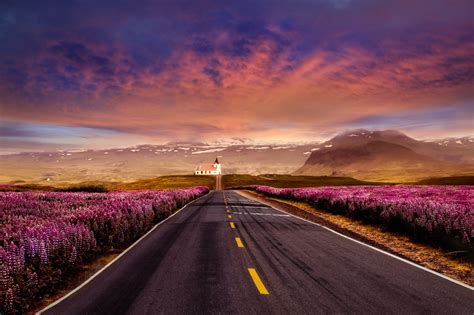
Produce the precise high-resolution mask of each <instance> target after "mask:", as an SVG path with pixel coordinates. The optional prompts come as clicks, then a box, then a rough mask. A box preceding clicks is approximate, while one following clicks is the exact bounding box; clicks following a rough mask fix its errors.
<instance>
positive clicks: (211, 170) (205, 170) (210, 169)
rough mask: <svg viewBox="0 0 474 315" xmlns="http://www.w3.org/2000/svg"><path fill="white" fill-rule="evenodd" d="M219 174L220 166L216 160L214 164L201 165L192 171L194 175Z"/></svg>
mask: <svg viewBox="0 0 474 315" xmlns="http://www.w3.org/2000/svg"><path fill="white" fill-rule="evenodd" d="M221 173H222V171H221V164H220V163H219V160H218V159H217V158H216V160H215V161H214V164H202V165H199V166H198V167H196V169H195V170H194V175H220V174H221Z"/></svg>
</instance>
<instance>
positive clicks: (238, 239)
mask: <svg viewBox="0 0 474 315" xmlns="http://www.w3.org/2000/svg"><path fill="white" fill-rule="evenodd" d="M235 242H236V243H237V247H240V248H244V244H243V243H242V240H241V239H240V237H236V238H235Z"/></svg>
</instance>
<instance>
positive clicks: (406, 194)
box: [246, 185, 474, 246]
mask: <svg viewBox="0 0 474 315" xmlns="http://www.w3.org/2000/svg"><path fill="white" fill-rule="evenodd" d="M246 188H250V189H252V190H255V191H257V192H259V193H262V194H265V195H268V196H273V197H279V198H284V199H290V200H295V201H303V202H307V203H309V204H311V205H313V206H315V207H317V208H320V209H323V210H327V211H330V212H334V213H340V214H344V215H348V216H350V217H353V218H356V219H362V220H364V221H368V222H371V223H376V224H380V225H382V226H385V227H388V228H394V229H397V230H401V231H403V232H405V233H407V234H410V235H412V236H415V237H417V238H421V239H425V240H428V241H439V240H443V241H446V240H450V241H454V242H459V243H462V244H468V246H469V245H470V246H472V242H473V237H474V186H409V185H406V186H403V185H397V186H345V187H320V188H319V187H318V188H273V187H268V186H248V187H246Z"/></svg>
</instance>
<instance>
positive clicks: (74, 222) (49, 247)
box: [0, 187, 209, 314]
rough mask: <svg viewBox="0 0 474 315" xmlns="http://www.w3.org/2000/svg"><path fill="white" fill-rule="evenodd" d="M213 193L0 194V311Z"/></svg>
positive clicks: (19, 305)
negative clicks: (196, 200) (201, 197)
mask: <svg viewBox="0 0 474 315" xmlns="http://www.w3.org/2000/svg"><path fill="white" fill-rule="evenodd" d="M208 191H209V189H208V188H207V187H194V188H189V189H178V190H157V191H117V192H108V193H84V192H0V218H1V219H0V220H1V227H0V267H1V268H0V302H1V305H2V309H1V310H0V313H2V314H3V313H22V312H23V311H25V310H26V309H28V308H30V307H31V306H32V303H34V302H35V301H37V300H39V299H40V298H42V297H43V296H45V295H48V294H50V293H52V292H54V291H55V290H56V289H58V288H59V287H60V286H61V285H62V282H63V281H64V280H65V279H66V278H67V277H68V276H69V275H71V274H73V273H74V272H75V271H76V270H77V267H78V266H80V265H81V264H84V263H87V262H88V261H91V260H93V259H94V258H95V257H97V256H98V255H100V254H101V253H104V252H105V251H107V250H108V249H111V248H116V247H122V246H127V245H128V244H131V242H133V241H134V240H136V239H138V238H139V237H140V236H141V235H143V234H144V233H145V232H146V231H148V230H149V229H150V228H151V227H152V226H153V225H154V224H156V223H157V222H159V221H161V220H163V219H165V218H166V217H168V216H170V215H171V214H172V213H173V212H174V211H176V210H177V209H178V208H180V207H182V206H183V205H184V204H186V203H188V202H190V201H191V200H193V199H195V198H198V197H200V196H202V195H204V194H206V193H207V192H208Z"/></svg>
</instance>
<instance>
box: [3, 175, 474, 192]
mask: <svg viewBox="0 0 474 315" xmlns="http://www.w3.org/2000/svg"><path fill="white" fill-rule="evenodd" d="M215 183H216V182H215V177H214V176H195V175H176V176H160V177H154V178H149V179H141V180H136V181H133V182H102V181H88V182H81V183H78V184H67V183H63V184H59V185H57V186H44V185H38V184H27V183H18V184H12V185H0V191H85V192H106V191H112V190H138V189H179V188H188V187H192V186H207V187H209V188H210V189H214V187H215ZM380 184H383V185H386V184H387V183H377V182H366V181H361V180H357V179H354V178H352V177H333V176H292V175H275V174H264V175H241V174H232V175H223V176H222V186H223V187H224V188H231V187H237V186H246V185H266V186H272V187H279V188H283V187H290V188H291V187H318V186H351V185H380ZM412 185H474V176H451V177H440V178H430V179H425V180H422V181H419V182H416V183H412Z"/></svg>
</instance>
